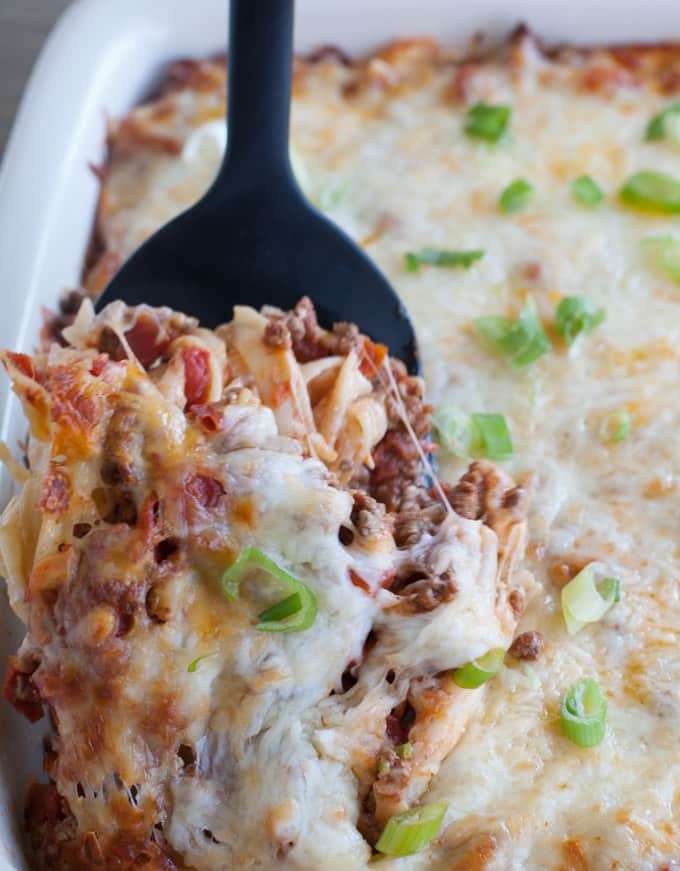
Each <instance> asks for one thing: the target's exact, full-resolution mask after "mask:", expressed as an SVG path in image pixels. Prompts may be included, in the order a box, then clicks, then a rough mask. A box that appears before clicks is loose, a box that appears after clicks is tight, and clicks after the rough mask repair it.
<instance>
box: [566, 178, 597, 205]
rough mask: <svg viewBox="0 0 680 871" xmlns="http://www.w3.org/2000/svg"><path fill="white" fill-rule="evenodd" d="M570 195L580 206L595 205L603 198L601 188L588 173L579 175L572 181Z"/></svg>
mask: <svg viewBox="0 0 680 871" xmlns="http://www.w3.org/2000/svg"><path fill="white" fill-rule="evenodd" d="M571 195H572V196H573V198H574V199H575V200H576V201H577V202H579V203H581V205H582V206H596V205H597V204H598V203H601V202H602V200H603V199H604V194H603V193H602V188H601V187H600V186H599V185H598V183H597V182H596V181H595V179H594V178H592V177H591V176H589V175H580V176H579V177H578V178H575V179H574V180H573V181H572V183H571Z"/></svg>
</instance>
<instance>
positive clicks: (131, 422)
mask: <svg viewBox="0 0 680 871" xmlns="http://www.w3.org/2000/svg"><path fill="white" fill-rule="evenodd" d="M143 448H144V432H143V430H142V429H141V427H140V422H139V415H138V414H137V412H136V411H135V410H134V409H133V408H126V407H125V406H122V407H120V408H117V409H116V410H115V411H114V413H113V414H112V415H111V420H110V421H109V425H108V427H107V429H106V435H105V437H104V446H103V450H102V466H101V472H100V474H101V478H102V481H103V482H104V483H105V484H110V485H119V484H134V483H135V482H136V481H138V480H139V478H140V476H141V475H142V472H143V468H142V467H143V463H144V457H143Z"/></svg>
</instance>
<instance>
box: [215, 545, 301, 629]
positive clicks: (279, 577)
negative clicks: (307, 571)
mask: <svg viewBox="0 0 680 871" xmlns="http://www.w3.org/2000/svg"><path fill="white" fill-rule="evenodd" d="M258 570H259V571H263V572H265V573H266V574H268V575H269V576H270V577H271V578H273V579H274V580H275V581H276V583H277V584H278V585H279V586H280V587H281V588H282V589H283V590H284V592H287V593H289V594H290V595H288V596H287V597H286V598H285V599H283V600H282V601H280V602H277V603H276V604H275V605H273V606H272V607H271V608H268V609H267V610H266V611H263V612H262V613H261V614H260V615H259V620H260V622H259V623H257V625H256V626H255V628H256V629H258V630H260V631H261V632H302V631H303V630H304V629H309V627H310V626H311V625H312V623H314V620H315V618H316V613H317V605H316V598H315V596H314V593H313V592H312V591H311V590H310V589H309V587H308V586H306V584H303V583H302V581H300V580H298V579H297V578H295V577H293V575H291V574H289V573H288V572H286V571H284V569H282V568H280V567H279V566H277V565H276V563H275V562H274V561H273V560H272V559H270V558H269V557H268V556H267V555H266V554H264V553H262V551H261V550H258V549H257V548H255V547H247V548H244V549H243V550H242V551H241V553H240V554H239V555H238V558H237V559H236V561H235V562H234V563H233V565H231V566H230V567H229V568H228V569H227V570H226V572H224V574H223V575H222V581H221V584H222V590H223V591H224V594H225V596H226V597H227V598H228V599H236V598H238V595H239V589H240V585H241V582H242V581H243V579H244V578H245V577H246V576H247V575H249V574H251V573H252V572H253V571H258Z"/></svg>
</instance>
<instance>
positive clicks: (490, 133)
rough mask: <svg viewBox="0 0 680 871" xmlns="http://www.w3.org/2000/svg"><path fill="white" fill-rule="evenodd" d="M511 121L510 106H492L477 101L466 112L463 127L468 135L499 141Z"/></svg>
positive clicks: (488, 140)
mask: <svg viewBox="0 0 680 871" xmlns="http://www.w3.org/2000/svg"><path fill="white" fill-rule="evenodd" d="M509 121H510V106H492V105H490V104H489V103H483V102H482V103H477V105H475V106H472V108H470V109H468V111H467V112H466V113H465V124H464V127H463V129H464V130H465V132H466V133H467V135H468V136H474V137H475V138H476V139H486V141H487V142H498V140H499V139H500V138H501V136H502V135H503V134H504V133H505V130H506V128H507V126H508V122H509Z"/></svg>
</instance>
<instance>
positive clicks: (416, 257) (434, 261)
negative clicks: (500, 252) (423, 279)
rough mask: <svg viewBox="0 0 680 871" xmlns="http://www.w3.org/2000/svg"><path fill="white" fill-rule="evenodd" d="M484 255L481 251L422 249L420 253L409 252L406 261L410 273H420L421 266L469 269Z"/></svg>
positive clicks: (405, 256)
mask: <svg viewBox="0 0 680 871" xmlns="http://www.w3.org/2000/svg"><path fill="white" fill-rule="evenodd" d="M484 254H485V252H484V251H483V250H481V249H477V250H472V251H450V250H448V249H446V248H421V250H420V251H415V252H414V251H408V252H407V253H406V254H405V255H404V259H405V261H406V270H407V271H408V272H418V270H419V269H420V267H421V266H448V267H451V266H462V267H463V269H469V268H470V266H472V264H473V263H474V262H475V261H476V260H480V259H481V258H482V257H483V256H484Z"/></svg>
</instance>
